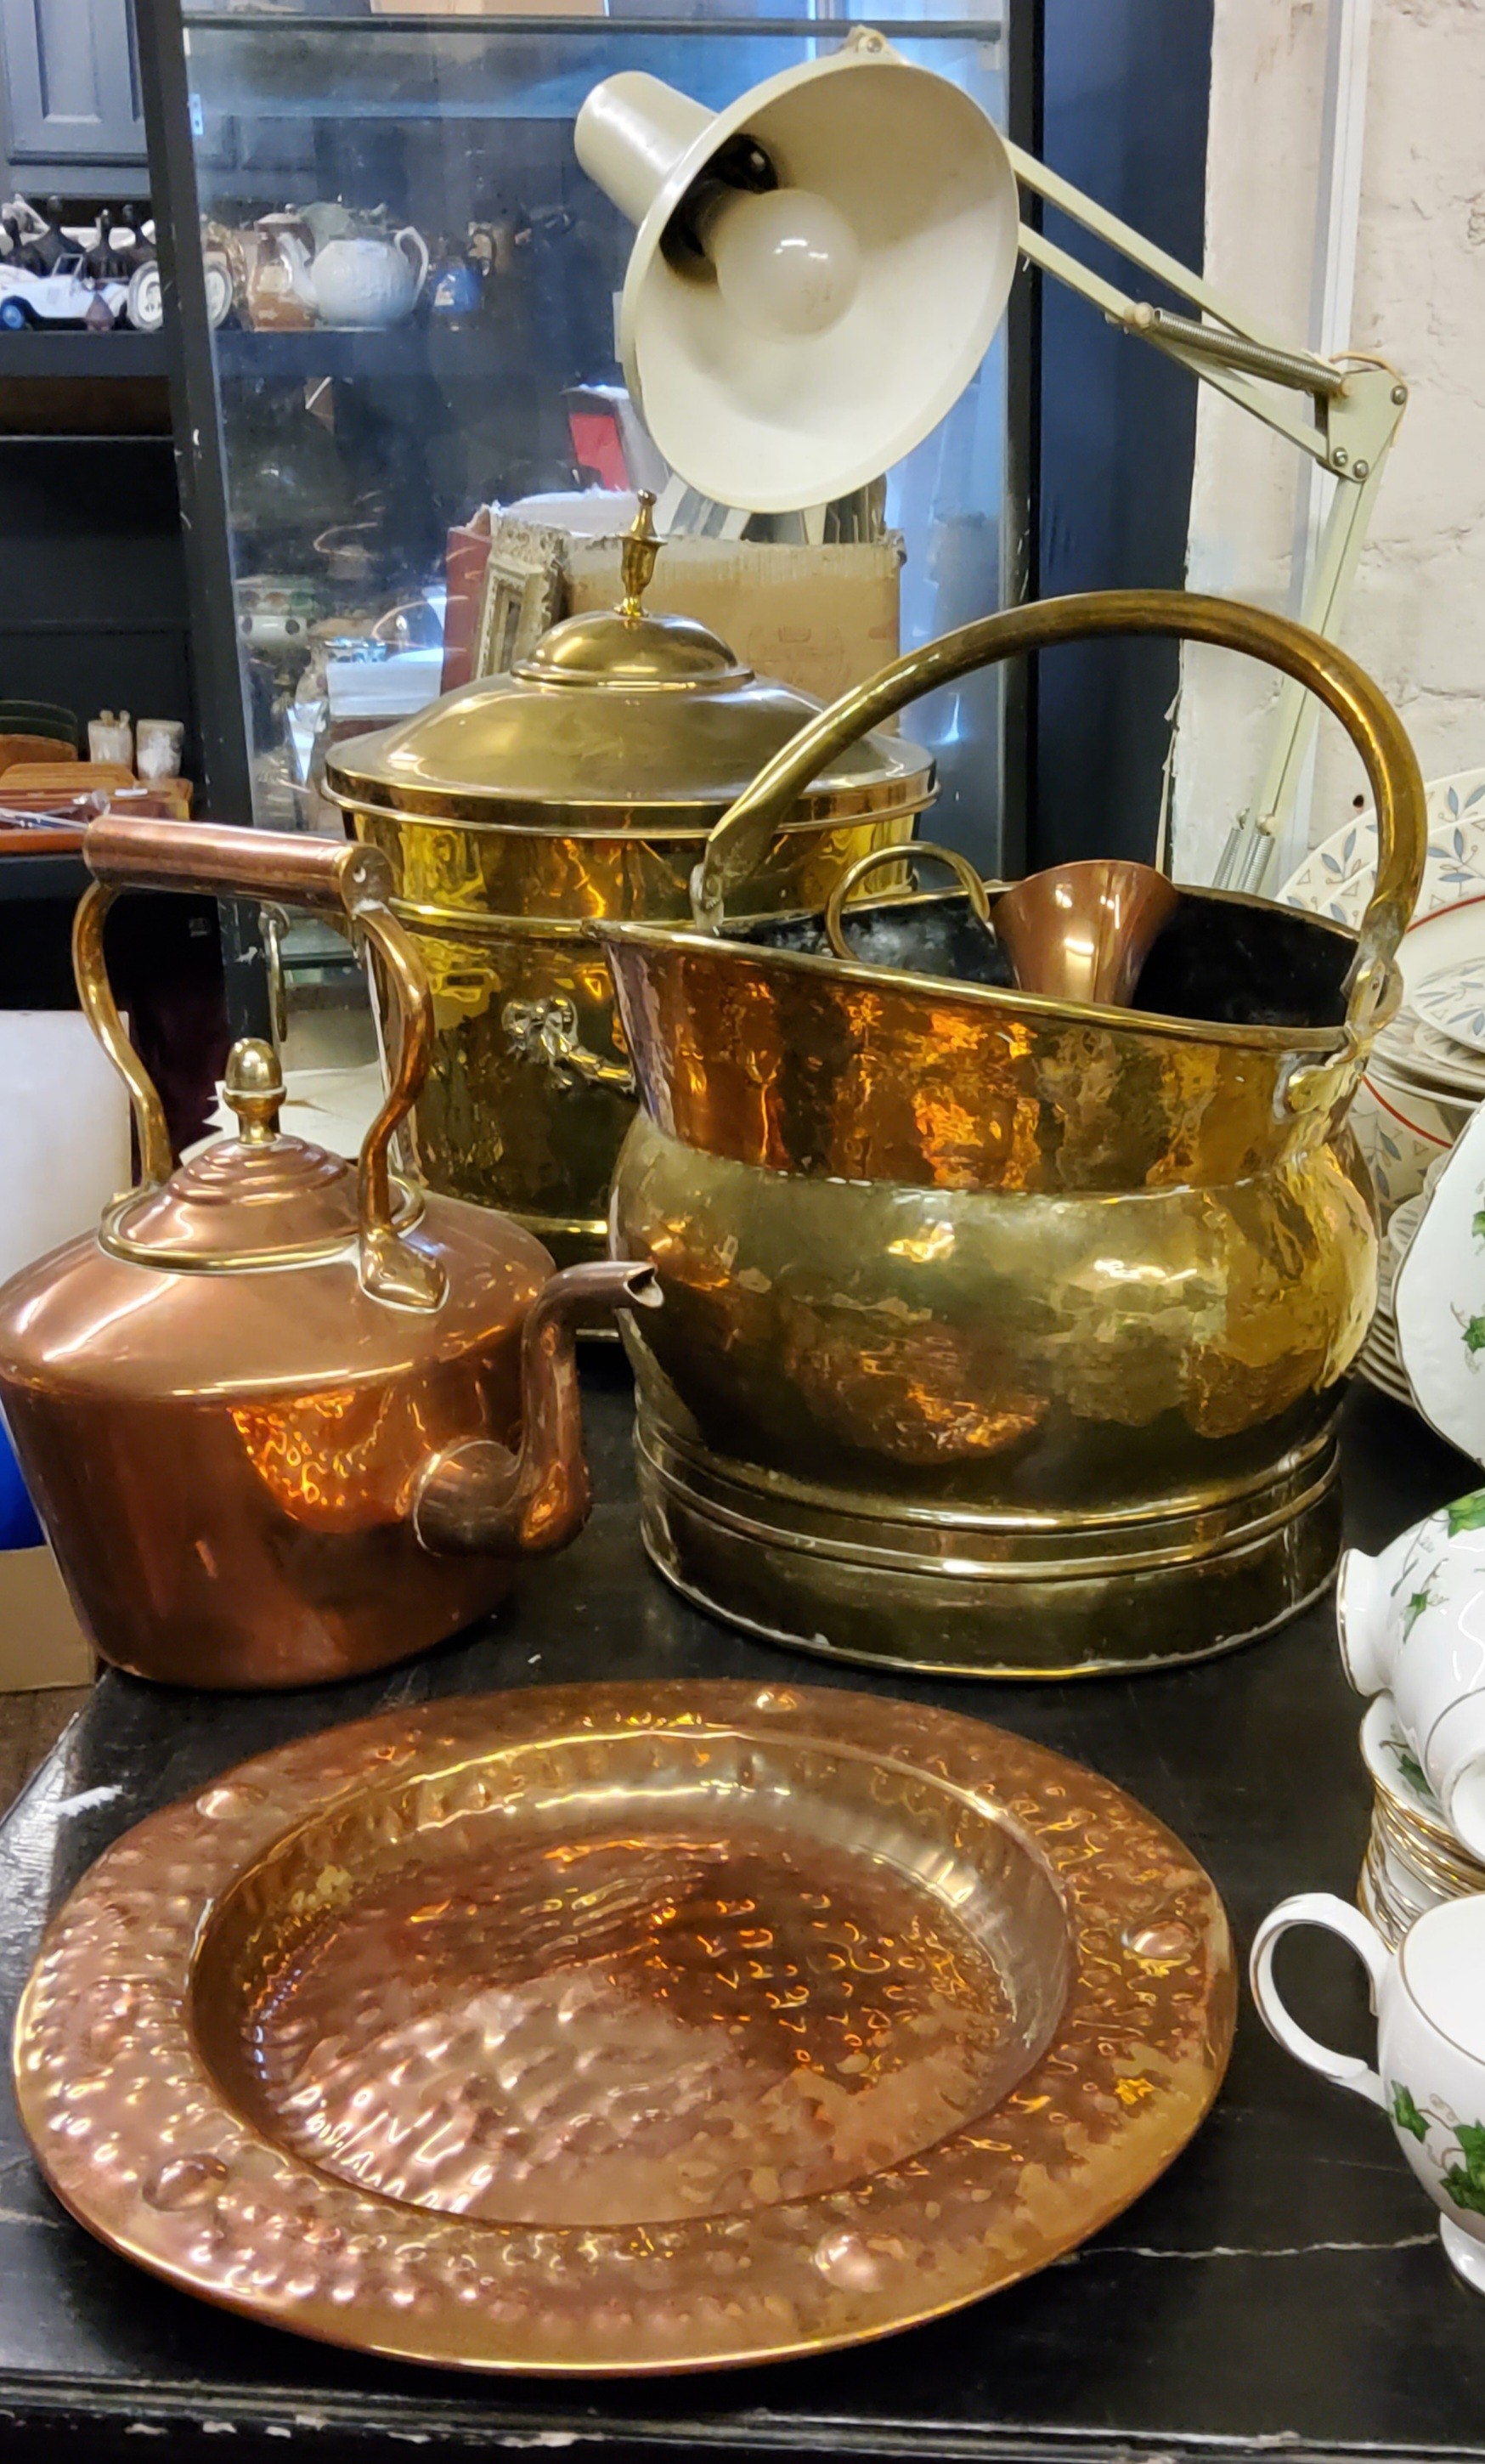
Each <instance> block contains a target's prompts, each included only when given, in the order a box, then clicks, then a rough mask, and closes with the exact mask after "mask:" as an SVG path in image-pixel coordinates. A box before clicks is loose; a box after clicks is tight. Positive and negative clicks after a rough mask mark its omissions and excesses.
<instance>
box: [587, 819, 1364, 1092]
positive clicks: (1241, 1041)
mask: <svg viewBox="0 0 1485 2464" xmlns="http://www.w3.org/2000/svg"><path fill="white" fill-rule="evenodd" d="M910 852H911V849H910V847H909V848H906V849H905V853H908V854H910ZM944 894H945V893H944V892H942V891H919V892H918V893H916V895H917V898H918V899H920V900H922V899H927V898H931V897H940V898H941V897H943V896H944ZM1195 894H1199V895H1200V896H1201V897H1203V898H1212V899H1220V900H1221V901H1222V902H1223V903H1224V904H1233V905H1237V906H1242V907H1257V908H1272V907H1273V906H1274V904H1275V902H1274V900H1272V899H1268V898H1256V897H1253V896H1252V895H1250V894H1249V893H1248V892H1247V891H1224V890H1208V889H1205V888H1202V889H1200V890H1199V891H1197V892H1196V893H1195ZM891 903H892V904H893V905H896V906H906V905H907V904H908V903H909V901H908V900H907V899H904V898H899V899H896V900H893V901H892V902H891ZM1295 913H1296V914H1297V915H1300V916H1301V918H1302V920H1303V921H1304V922H1305V923H1307V924H1312V925H1318V926H1320V927H1321V929H1322V930H1324V931H1325V932H1327V933H1331V934H1334V935H1337V936H1338V937H1339V938H1340V939H1342V940H1343V941H1345V942H1347V943H1349V944H1350V945H1351V946H1352V947H1353V948H1354V947H1355V946H1356V944H1357V935H1356V934H1355V933H1354V932H1353V931H1352V930H1351V929H1350V927H1349V926H1348V925H1344V924H1338V923H1335V922H1333V921H1332V920H1331V919H1330V918H1329V917H1328V916H1321V915H1312V914H1309V913H1307V912H1305V911H1301V910H1298V909H1297V910H1296V911H1295ZM770 920H771V921H775V922H776V921H778V920H779V919H778V918H771V919H770ZM592 930H593V933H594V935H595V937H596V938H597V939H598V940H600V941H604V942H606V941H610V940H613V941H619V942H623V943H627V944H632V945H633V946H634V947H635V948H637V949H646V950H682V951H687V950H693V951H696V952H698V953H703V952H708V951H710V952H712V953H713V954H716V953H721V952H726V953H728V954H729V955H730V956H732V957H741V958H743V959H746V960H748V961H749V962H750V963H752V964H753V965H755V966H768V967H771V968H772V967H777V968H780V969H782V970H783V972H784V973H785V974H786V975H804V976H807V977H808V976H816V977H819V978H829V979H831V980H832V981H834V982H841V983H847V984H859V985H860V986H861V987H862V988H863V991H868V992H870V991H875V992H878V993H881V992H884V991H888V990H890V991H894V992H901V993H906V994H909V995H913V996H915V997H917V998H918V999H920V1000H922V1001H934V1002H937V1003H943V1002H944V1001H955V1002H959V1003H962V1004H963V1005H964V1006H965V1007H966V1008H968V1009H970V1010H972V1011H974V1010H980V1011H985V1010H988V1011H990V1012H991V1013H992V1014H994V1013H996V1012H1003V1013H1004V1014H1005V1016H1006V1017H1007V1018H1008V1019H1015V1018H1023V1017H1026V1016H1030V1017H1031V1018H1034V1019H1037V1020H1038V1021H1045V1023H1047V1024H1048V1025H1049V1026H1051V1025H1066V1026H1084V1027H1086V1026H1093V1027H1101V1028H1103V1029H1104V1030H1106V1031H1107V1032H1108V1033H1110V1034H1116V1035H1152V1036H1160V1037H1168V1038H1170V1039H1172V1040H1174V1041H1177V1042H1180V1043H1183V1044H1220V1045H1228V1046H1231V1047H1233V1048H1234V1049H1236V1050H1241V1051H1256V1052H1272V1053H1277V1054H1285V1053H1291V1052H1306V1053H1311V1052H1316V1053H1328V1052H1335V1051H1337V1050H1339V1049H1340V1048H1341V1047H1342V1046H1343V1045H1344V1043H1345V1040H1346V1027H1345V1023H1344V1021H1343V1020H1341V1019H1338V1020H1337V1021H1336V1023H1335V1024H1334V1026H1256V1025H1255V1026H1242V1025H1236V1024H1232V1023H1227V1022H1226V1021H1223V1020H1218V1019H1192V1018H1173V1017H1169V1016H1168V1015H1167V1014H1166V1013H1165V1012H1164V1011H1162V1010H1143V1009H1114V1008H1111V1007H1109V1006H1108V1005H1107V1004H1105V1003H1103V1002H1098V1001H1054V1000H1052V999H1051V998H1050V997H1049V996H1048V995H1047V994H1045V993H1023V992H1017V991H1016V990H1015V988H1014V987H1011V986H1007V985H1002V984H972V983H965V982H962V981H960V980H959V979H956V978H954V977H951V976H930V975H915V974H913V973H911V972H910V971H909V970H907V969H906V968H902V967H878V966H870V965H868V964H866V963H864V962H863V961H861V960H858V959H850V960H848V959H845V958H838V957H836V956H835V955H834V953H833V952H823V953H820V954H818V955H817V954H816V953H814V952H811V951H806V950H780V949H777V948H775V947H774V946H772V945H771V944H769V943H767V942H755V941H738V940H734V939H733V938H732V935H730V934H728V933H727V932H725V931H724V932H721V933H711V932H709V931H707V930H706V929H705V928H704V927H703V926H701V925H697V924H686V923H675V924H666V923H640V922H632V923H631V922H624V921H621V920H619V919H618V918H615V917H609V916H602V915H596V916H595V917H594V918H593V922H592Z"/></svg>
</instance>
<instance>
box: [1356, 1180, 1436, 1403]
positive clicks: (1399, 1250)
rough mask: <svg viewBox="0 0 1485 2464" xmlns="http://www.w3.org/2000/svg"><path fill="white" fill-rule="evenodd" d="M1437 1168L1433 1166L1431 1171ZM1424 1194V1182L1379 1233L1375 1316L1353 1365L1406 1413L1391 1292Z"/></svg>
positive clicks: (1409, 1398)
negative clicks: (1379, 1246) (1401, 1406)
mask: <svg viewBox="0 0 1485 2464" xmlns="http://www.w3.org/2000/svg"><path fill="white" fill-rule="evenodd" d="M1438 1169H1439V1167H1438V1166H1437V1165H1436V1166H1435V1167H1434V1170H1435V1171H1436V1170H1438ZM1427 1192H1428V1184H1427V1183H1425V1186H1424V1188H1423V1189H1422V1190H1419V1191H1417V1192H1416V1193H1415V1194H1414V1196H1413V1197H1411V1198H1405V1199H1403V1202H1402V1204H1401V1205H1400V1206H1397V1207H1394V1209H1393V1211H1392V1214H1391V1216H1390V1218H1389V1220H1388V1221H1387V1228H1386V1230H1385V1231H1384V1232H1383V1235H1382V1245H1381V1251H1380V1254H1379V1256H1378V1259H1377V1307H1376V1313H1375V1315H1374V1316H1373V1318H1372V1321H1371V1325H1370V1326H1369V1327H1368V1329H1367V1331H1366V1340H1365V1343H1364V1344H1363V1346H1362V1349H1361V1352H1360V1353H1359V1355H1358V1357H1357V1362H1356V1369H1357V1375H1359V1376H1362V1377H1365V1379H1366V1381H1367V1383H1368V1384H1369V1385H1372V1386H1376V1387H1378V1388H1380V1390H1381V1392H1382V1393H1383V1394H1384V1395H1390V1396H1391V1397H1392V1400H1393V1401H1394V1403H1402V1404H1405V1405H1406V1406H1407V1408H1408V1409H1409V1411H1412V1410H1413V1409H1415V1406H1414V1403H1413V1394H1412V1388H1411V1387H1410V1386H1409V1382H1408V1372H1407V1369H1406V1368H1405V1367H1404V1365H1403V1356H1402V1351H1401V1348H1400V1346H1399V1343H1398V1337H1397V1319H1396V1316H1395V1315H1394V1313H1393V1308H1392V1290H1393V1286H1394V1285H1395V1283H1396V1281H1397V1270H1398V1268H1399V1266H1400V1265H1402V1263H1403V1260H1404V1259H1405V1258H1406V1257H1407V1255H1408V1246H1409V1242H1410V1241H1411V1239H1412V1236H1413V1234H1414V1233H1415V1232H1416V1230H1417V1228H1418V1225H1419V1224H1420V1222H1421V1221H1422V1220H1423V1210H1424V1208H1425V1206H1426V1205H1427V1204H1428V1194H1427Z"/></svg>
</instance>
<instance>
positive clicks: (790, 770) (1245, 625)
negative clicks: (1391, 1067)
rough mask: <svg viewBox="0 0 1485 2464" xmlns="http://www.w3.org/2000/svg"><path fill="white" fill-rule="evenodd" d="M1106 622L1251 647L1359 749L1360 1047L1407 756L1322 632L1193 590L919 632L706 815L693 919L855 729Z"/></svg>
mask: <svg viewBox="0 0 1485 2464" xmlns="http://www.w3.org/2000/svg"><path fill="white" fill-rule="evenodd" d="M1105 633H1165V634H1174V635H1175V636H1176V637H1177V639H1179V640H1182V641H1188V642H1209V643H1211V644H1212V645H1213V647H1214V648H1216V649H1227V650H1240V651H1242V652H1244V653H1245V654H1246V655H1247V656H1248V657H1250V658H1255V659H1262V660H1264V661H1265V662H1266V663H1267V664H1268V665H1269V666H1270V667H1275V668H1278V669H1279V670H1280V671H1282V672H1283V673H1284V674H1285V675H1287V676H1292V677H1293V678H1294V679H1295V681H1296V682H1297V683H1299V684H1301V685H1303V686H1304V687H1305V688H1306V689H1307V690H1308V691H1309V692H1310V693H1314V694H1315V695H1316V696H1317V698H1318V699H1319V700H1321V701H1322V702H1323V703H1324V705H1325V707H1326V709H1327V710H1329V711H1330V712H1331V713H1332V714H1333V715H1334V716H1335V717H1337V718H1338V719H1339V720H1340V721H1341V724H1342V726H1343V728H1344V729H1345V732H1346V734H1347V736H1348V737H1350V739H1351V742H1352V743H1353V744H1354V745H1355V747H1356V750H1357V752H1358V753H1359V754H1360V756H1361V759H1362V763H1363V766H1364V768H1365V772H1366V779H1367V783H1368V784H1369V786H1370V788H1371V793H1372V801H1373V803H1374V804H1375V806H1376V813H1377V878H1376V881H1375V883H1374V885H1373V888H1372V893H1371V897H1370V900H1369V901H1368V903H1367V908H1366V913H1365V915H1364V916H1363V918H1362V922H1361V928H1360V932H1359V935H1358V947H1357V954H1356V960H1355V963H1354V965H1353V967H1352V971H1351V976H1350V979H1349V984H1348V987H1347V989H1348V995H1349V999H1348V1004H1347V1010H1346V1036H1347V1041H1348V1044H1349V1045H1352V1046H1353V1047H1359V1046H1360V1045H1361V1043H1362V1041H1363V1039H1364V1038H1365V1039H1368V1040H1369V1036H1370V1035H1371V1034H1374V1033H1375V1032H1376V1027H1377V1021H1376V1019H1375V1007H1376V1004H1377V1002H1378V1001H1380V1000H1381V999H1382V997H1383V991H1384V989H1385V988H1383V987H1380V986H1378V984H1377V982H1376V979H1375V977H1374V975H1373V969H1374V968H1375V966H1376V965H1377V964H1378V963H1379V962H1380V963H1381V964H1382V965H1383V966H1386V965H1387V962H1388V961H1389V960H1390V959H1391V958H1392V957H1393V955H1394V953H1395V951H1396V949H1397V945H1398V943H1399V941H1400V940H1401V939H1402V937H1403V934H1404V932H1405V930H1406V928H1407V925H1408V922H1409V918H1410V916H1411V914H1412V911H1413V907H1414V905H1415V904H1416V901H1417V896H1418V890H1419V885H1420V883H1421V882H1422V879H1423V863H1424V855H1425V852H1426V849H1427V844H1428V816H1427V812H1426V808H1425V803H1424V792H1423V777H1422V773H1421V772H1420V770H1419V768H1418V761H1417V756H1416V755H1415V754H1414V752H1413V749H1412V746H1411V745H1410V744H1409V740H1408V734H1407V731H1406V729H1405V728H1404V726H1403V723H1402V720H1401V719H1400V718H1399V717H1398V715H1397V713H1396V711H1395V710H1394V709H1393V708H1392V706H1391V704H1390V702H1389V701H1388V700H1387V696H1386V695H1385V694H1384V693H1382V692H1381V691H1380V689H1379V688H1378V687H1377V686H1376V685H1375V684H1374V683H1373V682H1372V680H1371V678H1370V676H1368V675H1367V674H1366V672H1365V669H1363V668H1360V667H1358V665H1357V663H1356V661H1355V660H1354V659H1352V658H1350V657H1348V656H1347V654H1346V652H1345V651H1344V650H1343V649H1338V648H1337V646H1336V644H1335V643H1334V642H1328V641H1326V640H1325V639H1324V637H1323V636H1322V635H1321V634H1319V633H1312V632H1310V631H1309V629H1308V628H1307V627H1305V626H1303V625H1297V624H1295V623H1294V621H1293V619H1292V618H1290V617H1287V616H1275V615H1272V614H1270V613H1269V611H1268V610H1267V609H1266V608H1261V607H1248V606H1244V605H1242V604H1241V602H1240V601H1237V600H1232V599H1213V598H1206V597H1203V596H1201V595H1200V594H1198V593H1196V592H1187V591H1184V590H1089V591H1080V592H1077V593H1075V594H1073V595H1071V596H1069V597H1067V598H1065V599H1040V600H1034V601H1032V602H1031V604H1030V605H1027V606H1024V607H1007V608H1003V609H1001V610H1000V612H999V613H998V614H996V615H994V616H982V617H979V618H977V619H976V621H975V622H974V623H973V624H972V625H963V626H961V627H959V629H958V631H957V632H954V633H946V634H944V636H943V637H942V639H941V640H939V641H937V642H928V643H925V645H924V646H923V648H922V649H917V650H910V651H909V652H908V653H907V655H906V658H902V659H898V660H896V661H895V662H894V664H893V665H892V666H891V667H889V668H884V669H883V670H882V671H881V673H880V674H879V675H876V676H872V677H869V678H868V679H867V681H866V682H865V683H864V684H861V685H857V686H855V687H854V688H853V690H852V691H851V692H850V693H844V694H842V695H841V699H840V700H839V701H837V702H833V703H832V704H831V706H830V708H829V709H828V710H824V711H821V713H820V715H819V717H818V718H816V719H812V720H811V722H810V724H809V726H808V727H805V728H801V729H800V731H799V733H798V735H797V736H796V737H792V738H791V740H790V742H789V743H788V744H786V745H785V746H784V747H783V749H782V751H781V752H778V753H776V754H775V756H774V759H773V760H772V761H770V762H769V763H768V764H767V765H766V767H765V768H764V769H762V770H760V771H759V773H758V775H757V777H756V779H754V780H753V784H752V785H751V786H750V787H747V788H745V789H744V791H743V793H742V795H740V796H739V797H738V799H737V801H736V803H733V804H732V805H731V806H730V807H729V809H728V810H727V812H725V813H724V814H723V816H722V818H721V820H720V821H719V822H718V823H717V825H716V826H715V828H714V829H713V830H712V832H711V835H710V838H709V839H708V841H707V850H706V854H705V855H704V857H703V858H702V861H701V862H700V864H698V865H697V867H696V869H695V871H694V872H693V873H692V875H691V912H692V914H693V916H694V919H695V922H696V924H697V925H698V927H699V928H700V929H701V930H702V931H704V932H709V933H716V932H718V931H720V929H721V925H722V917H723V913H724V910H725V906H726V902H727V898H728V896H729V894H730V892H731V891H733V890H735V889H736V888H737V887H738V886H739V884H741V883H742V882H744V881H746V880H747V878H748V876H749V874H750V873H751V872H752V871H753V869H754V867H755V866H756V865H757V863H758V862H759V860H760V859H761V857H762V855H763V852H764V850H765V848H766V847H768V845H769V842H770V841H771V839H772V838H773V836H774V833H775V830H776V829H777V828H778V827H779V825H781V823H782V822H783V820H784V817H785V815H786V814H787V813H788V812H789V811H790V809H791V807H792V806H793V804H794V803H796V801H797V798H798V797H799V796H800V795H801V794H802V793H803V792H804V790H805V788H807V787H808V786H809V785H810V784H811V782H812V781H814V780H816V779H818V778H819V776H820V775H821V773H822V772H824V771H827V770H828V769H829V767H830V765H831V763H832V762H833V761H835V760H837V759H839V757H840V756H841V754H842V753H843V752H845V750H846V749H847V747H848V746H850V745H852V744H854V743H855V742H856V740H857V738H858V737H861V736H864V735H865V734H867V732H868V731H869V730H870V729H872V728H874V727H880V726H882V725H883V724H884V722H885V721H886V720H887V719H889V718H894V717H895V716H896V715H897V713H898V712H899V711H900V710H902V709H904V708H905V707H906V704H907V703H908V702H911V701H916V700H917V698H918V697H919V695H920V694H922V693H933V692H935V691H936V690H937V689H938V687H939V686H941V685H946V684H951V683H952V682H953V681H954V679H955V678H956V677H958V676H963V675H968V674H969V673H970V672H971V671H972V670H973V669H975V668H983V667H990V666H993V665H994V663H995V662H996V661H997V660H1000V659H1009V658H1014V657H1017V656H1019V655H1021V654H1022V653H1023V652H1027V651H1031V650H1039V649H1050V648H1052V647H1053V646H1054V645H1055V644H1057V643H1060V642H1077V641H1083V640H1086V639H1088V638H1089V637H1091V636H1095V635H1099V634H1105ZM1368 1016H1369V1017H1370V1019H1371V1023H1370V1025H1369V1026H1368V1024H1367V1023H1366V1020H1367V1018H1368ZM1352 1058H1353V1061H1354V1049H1353V1053H1352Z"/></svg>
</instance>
